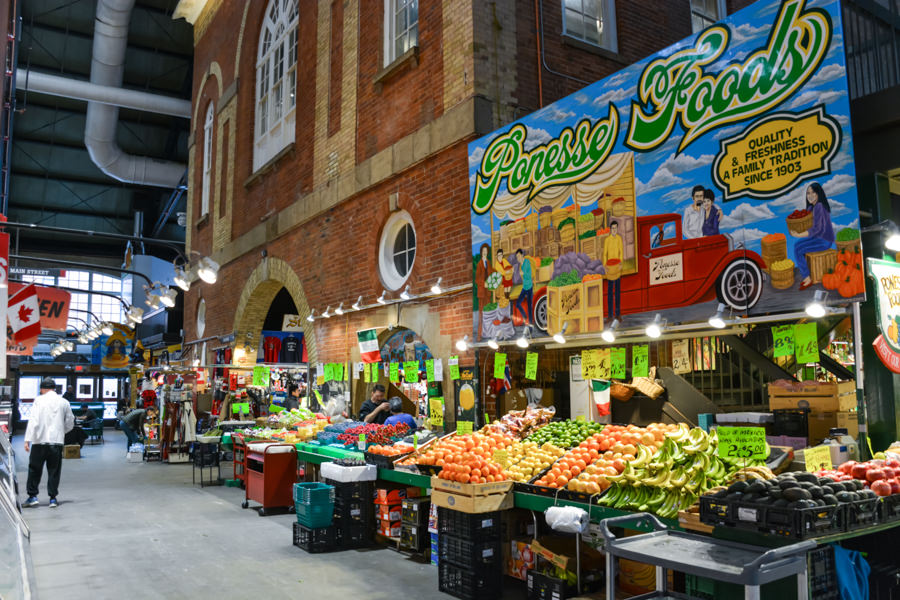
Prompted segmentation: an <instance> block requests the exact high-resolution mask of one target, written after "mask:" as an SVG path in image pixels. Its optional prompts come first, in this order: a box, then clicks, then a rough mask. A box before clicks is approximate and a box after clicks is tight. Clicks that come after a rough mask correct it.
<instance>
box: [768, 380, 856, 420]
mask: <svg viewBox="0 0 900 600" xmlns="http://www.w3.org/2000/svg"><path fill="white" fill-rule="evenodd" d="M779 408H808V409H810V412H813V413H815V412H837V411H846V410H856V382H854V381H841V382H839V383H819V382H817V381H803V382H801V383H800V384H799V385H797V386H796V389H792V390H789V389H786V388H783V387H781V386H778V385H775V384H774V383H770V384H769V410H776V409H779Z"/></svg>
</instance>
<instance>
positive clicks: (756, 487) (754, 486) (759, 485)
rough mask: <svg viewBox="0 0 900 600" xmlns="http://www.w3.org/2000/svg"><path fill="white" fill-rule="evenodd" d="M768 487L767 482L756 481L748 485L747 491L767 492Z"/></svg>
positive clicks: (754, 492) (755, 492)
mask: <svg viewBox="0 0 900 600" xmlns="http://www.w3.org/2000/svg"><path fill="white" fill-rule="evenodd" d="M767 489H768V488H767V487H766V484H764V483H763V482H762V481H754V482H753V483H751V484H750V485H749V486H747V493H748V494H757V495H760V494H765V493H766V491H767Z"/></svg>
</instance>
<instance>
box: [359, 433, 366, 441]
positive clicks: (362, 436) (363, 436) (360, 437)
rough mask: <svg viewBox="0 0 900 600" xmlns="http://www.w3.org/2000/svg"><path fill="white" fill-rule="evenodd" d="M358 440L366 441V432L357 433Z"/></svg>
mask: <svg viewBox="0 0 900 600" xmlns="http://www.w3.org/2000/svg"><path fill="white" fill-rule="evenodd" d="M359 441H361V442H365V441H366V434H364V433H361V434H359Z"/></svg>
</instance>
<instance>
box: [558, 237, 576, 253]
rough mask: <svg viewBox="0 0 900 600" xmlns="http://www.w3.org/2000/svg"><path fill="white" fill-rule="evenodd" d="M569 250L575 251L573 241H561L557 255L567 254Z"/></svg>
mask: <svg viewBox="0 0 900 600" xmlns="http://www.w3.org/2000/svg"><path fill="white" fill-rule="evenodd" d="M569 252H575V241H574V240H572V241H571V242H562V243H561V244H560V245H559V255H560V256H562V255H563V254H568V253H569Z"/></svg>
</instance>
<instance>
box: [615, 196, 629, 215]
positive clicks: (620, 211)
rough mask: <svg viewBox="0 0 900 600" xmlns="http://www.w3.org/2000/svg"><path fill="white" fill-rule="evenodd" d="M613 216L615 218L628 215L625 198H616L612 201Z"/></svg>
mask: <svg viewBox="0 0 900 600" xmlns="http://www.w3.org/2000/svg"><path fill="white" fill-rule="evenodd" d="M612 214H613V216H614V217H624V216H625V215H627V214H628V207H627V206H626V203H625V198H616V199H615V200H613V201H612Z"/></svg>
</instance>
